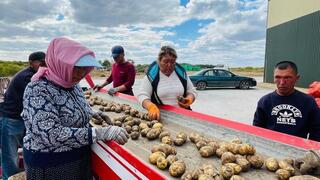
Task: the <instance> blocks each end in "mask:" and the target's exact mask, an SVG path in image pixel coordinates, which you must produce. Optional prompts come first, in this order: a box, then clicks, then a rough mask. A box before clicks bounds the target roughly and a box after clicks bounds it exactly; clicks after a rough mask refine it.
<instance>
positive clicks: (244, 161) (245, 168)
mask: <svg viewBox="0 0 320 180" xmlns="http://www.w3.org/2000/svg"><path fill="white" fill-rule="evenodd" d="M236 163H237V164H238V165H239V166H240V167H241V169H242V171H243V172H246V171H248V170H249V169H250V163H249V161H248V160H247V159H246V158H244V157H242V156H240V157H239V156H236Z"/></svg>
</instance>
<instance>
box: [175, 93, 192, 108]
mask: <svg viewBox="0 0 320 180" xmlns="http://www.w3.org/2000/svg"><path fill="white" fill-rule="evenodd" d="M177 99H178V104H179V106H180V107H182V108H185V109H187V108H188V107H190V105H191V104H192V103H193V100H192V98H191V97H186V98H184V97H183V96H178V98H177Z"/></svg>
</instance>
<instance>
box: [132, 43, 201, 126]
mask: <svg viewBox="0 0 320 180" xmlns="http://www.w3.org/2000/svg"><path fill="white" fill-rule="evenodd" d="M177 57H178V56H177V53H176V51H175V50H174V49H173V48H172V47H170V46H163V47H161V49H160V52H159V54H158V60H157V61H154V62H153V63H152V64H151V65H150V66H149V68H148V71H147V73H146V76H145V77H144V78H143V80H142V83H141V87H140V91H139V93H138V95H137V98H138V100H139V102H140V103H141V105H142V107H143V108H145V109H147V110H148V115H149V118H150V119H152V120H160V110H159V108H158V106H157V105H163V104H167V105H172V106H175V107H182V108H185V109H189V110H190V109H191V108H190V105H191V104H192V103H193V102H194V101H195V98H196V96H197V92H196V90H195V88H194V87H193V84H192V82H191V80H190V78H189V76H188V75H187V72H186V71H185V69H184V68H183V67H182V66H181V65H179V64H178V63H177V62H176V60H177Z"/></svg>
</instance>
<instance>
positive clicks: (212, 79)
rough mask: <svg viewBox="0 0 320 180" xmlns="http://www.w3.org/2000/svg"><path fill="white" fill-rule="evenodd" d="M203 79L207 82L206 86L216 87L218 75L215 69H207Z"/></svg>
mask: <svg viewBox="0 0 320 180" xmlns="http://www.w3.org/2000/svg"><path fill="white" fill-rule="evenodd" d="M204 79H205V80H206V82H207V86H209V87H217V86H218V76H217V73H216V70H214V69H213V70H208V71H207V72H205V73H204Z"/></svg>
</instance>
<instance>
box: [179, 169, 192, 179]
mask: <svg viewBox="0 0 320 180" xmlns="http://www.w3.org/2000/svg"><path fill="white" fill-rule="evenodd" d="M180 179H181V180H192V171H188V172H186V173H184V174H183V175H182V176H181V178H180Z"/></svg>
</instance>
